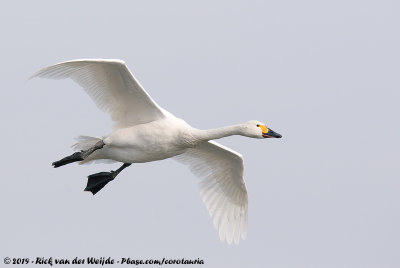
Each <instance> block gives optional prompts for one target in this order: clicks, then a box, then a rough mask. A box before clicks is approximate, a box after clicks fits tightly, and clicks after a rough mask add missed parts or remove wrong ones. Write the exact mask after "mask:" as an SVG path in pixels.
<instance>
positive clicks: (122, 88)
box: [31, 59, 168, 128]
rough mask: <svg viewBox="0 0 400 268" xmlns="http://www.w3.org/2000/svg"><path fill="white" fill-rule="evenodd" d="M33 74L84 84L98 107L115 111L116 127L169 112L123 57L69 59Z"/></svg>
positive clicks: (149, 119)
mask: <svg viewBox="0 0 400 268" xmlns="http://www.w3.org/2000/svg"><path fill="white" fill-rule="evenodd" d="M33 77H43V78H51V79H64V78H71V79H72V80H74V81H75V82H76V83H78V84H79V85H80V86H81V87H83V89H84V90H85V91H86V93H87V94H88V95H89V96H90V97H91V98H92V99H93V101H94V102H95V104H96V105H97V107H98V108H100V109H101V110H103V111H106V112H108V113H110V114H111V118H112V120H113V121H114V122H115V127H116V128H119V127H127V126H133V125H137V124H143V123H148V122H151V121H154V120H157V119H161V118H164V117H166V116H167V115H168V112H166V111H165V110H164V109H162V108H161V107H159V106H158V105H157V104H156V103H155V102H154V100H153V99H152V98H151V97H150V95H149V94H148V93H147V92H146V91H145V90H144V89H143V87H142V86H141V85H140V84H139V82H138V81H137V80H136V79H135V77H134V76H133V74H132V73H131V72H130V71H129V69H128V67H127V66H126V64H125V63H124V62H123V61H120V60H104V59H88V60H73V61H67V62H62V63H58V64H56V65H52V66H49V67H46V68H44V69H42V70H40V71H38V72H36V73H35V74H34V75H32V77H31V78H33Z"/></svg>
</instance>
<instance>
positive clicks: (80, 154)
mask: <svg viewBox="0 0 400 268" xmlns="http://www.w3.org/2000/svg"><path fill="white" fill-rule="evenodd" d="M104 145H105V144H104V142H103V141H98V142H97V143H96V144H95V145H94V146H93V147H91V148H89V149H87V150H85V151H80V152H76V153H73V154H71V155H70V156H67V157H64V158H63V159H61V160H58V161H56V162H53V163H52V165H53V166H54V167H55V168H58V167H61V166H64V165H66V164H71V163H73V162H77V161H82V160H83V159H85V158H86V157H88V156H89V155H91V154H92V153H93V152H94V151H96V150H98V149H101V148H103V146H104Z"/></svg>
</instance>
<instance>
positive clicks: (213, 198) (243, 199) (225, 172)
mask: <svg viewBox="0 0 400 268" xmlns="http://www.w3.org/2000/svg"><path fill="white" fill-rule="evenodd" d="M174 159H175V160H177V161H179V162H181V163H184V164H187V165H189V167H190V170H191V171H192V172H193V173H194V174H195V175H196V176H198V177H200V178H201V181H200V183H199V188H200V195H201V197H202V199H203V201H204V203H205V205H206V206H207V209H208V212H209V213H210V215H211V217H212V218H213V222H214V226H215V228H216V229H217V230H218V232H219V237H220V239H221V241H224V240H225V239H226V240H227V242H228V243H229V244H231V243H232V240H234V241H235V243H236V244H238V243H239V240H240V235H241V236H242V238H243V239H245V238H246V235H247V215H248V208H247V202H248V198H247V188H246V184H245V182H244V179H243V158H242V156H241V155H240V154H239V153H237V152H235V151H233V150H231V149H229V148H227V147H225V146H222V145H221V144H218V143H216V142H214V141H209V142H205V143H202V144H200V145H198V146H197V147H195V148H191V149H188V150H187V151H186V152H185V153H183V154H181V155H178V156H175V157H174Z"/></svg>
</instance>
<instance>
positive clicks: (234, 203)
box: [32, 59, 281, 244]
mask: <svg viewBox="0 0 400 268" xmlns="http://www.w3.org/2000/svg"><path fill="white" fill-rule="evenodd" d="M32 77H43V78H52V79H63V78H71V79H72V80H74V81H75V82H77V83H78V84H79V85H81V86H82V87H83V89H84V90H85V91H86V92H87V93H88V94H89V96H90V97H91V98H92V99H93V101H94V102H95V103H96V105H97V106H98V107H99V108H100V109H102V110H104V111H107V112H109V113H110V114H111V118H112V120H113V121H114V123H115V125H114V130H113V131H112V133H111V134H110V135H108V136H106V137H104V138H102V139H100V138H92V137H82V136H81V137H79V139H78V143H77V144H75V149H76V150H80V151H78V152H75V153H74V154H72V155H70V156H68V157H65V158H63V159H61V160H60V161H56V162H54V163H53V166H54V167H59V166H62V165H65V164H69V163H72V162H76V161H80V163H86V162H89V161H93V160H99V159H109V160H114V161H118V162H122V163H124V164H123V165H122V166H121V167H120V168H119V169H118V170H116V171H111V172H100V173H96V174H93V175H90V176H89V177H88V184H87V187H86V189H85V190H86V191H91V192H92V193H93V194H96V193H97V192H98V191H100V190H101V189H102V188H103V187H104V186H105V185H106V184H107V183H108V182H109V181H111V180H113V179H114V178H115V177H116V176H117V175H118V173H119V172H121V171H122V170H123V169H124V168H126V167H128V166H129V165H131V163H143V162H150V161H155V160H161V159H166V158H170V157H173V158H174V159H176V160H178V161H180V162H182V163H185V164H187V165H189V167H190V169H191V171H192V172H193V173H194V174H195V175H197V176H199V177H200V178H201V182H200V183H199V188H200V194H201V197H202V199H203V201H204V203H205V204H206V206H207V209H208V211H209V213H210V215H211V217H212V218H213V221H214V226H215V227H216V228H217V230H218V231H219V236H220V239H221V241H224V240H225V239H226V240H227V242H228V243H229V244H231V243H232V240H234V241H235V243H236V244H237V243H239V240H240V236H241V237H242V238H243V239H245V238H246V234H247V189H246V184H245V182H244V179H243V158H242V156H241V155H240V154H239V153H236V152H234V151H233V150H231V149H229V148H226V147H224V146H222V145H220V144H218V143H216V142H214V141H211V140H214V139H219V138H223V137H226V136H231V135H242V136H247V137H252V138H270V137H275V138H281V135H280V134H278V133H276V132H274V131H272V130H271V129H269V128H267V127H266V126H265V125H264V124H263V123H261V122H258V121H249V122H247V123H244V124H239V125H234V126H228V127H222V128H218V129H211V130H199V129H196V128H193V127H191V126H190V125H188V124H187V123H186V122H185V121H183V120H182V119H179V118H177V117H175V116H173V115H172V114H170V113H169V112H167V111H166V110H164V109H163V108H161V107H160V106H158V105H157V104H156V103H155V102H154V101H153V99H152V98H151V97H150V96H149V95H148V94H147V92H146V91H145V90H144V89H143V88H142V86H141V85H140V84H139V82H138V81H137V80H136V79H135V77H134V76H133V75H132V73H131V72H130V71H129V69H128V67H127V66H126V65H125V63H124V62H123V61H120V60H103V59H88V60H73V61H67V62H62V63H59V64H56V65H53V66H50V67H47V68H44V69H42V70H40V71H38V72H37V73H35V74H34V75H33V76H32Z"/></svg>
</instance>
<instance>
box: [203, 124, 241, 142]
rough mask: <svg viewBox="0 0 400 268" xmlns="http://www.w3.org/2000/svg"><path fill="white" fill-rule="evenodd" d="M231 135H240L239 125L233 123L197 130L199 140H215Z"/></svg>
mask: <svg viewBox="0 0 400 268" xmlns="http://www.w3.org/2000/svg"><path fill="white" fill-rule="evenodd" d="M232 135H242V127H241V125H233V126H227V127H221V128H215V129H207V130H199V131H198V139H199V140H201V141H209V140H216V139H220V138H224V137H228V136H232Z"/></svg>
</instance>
